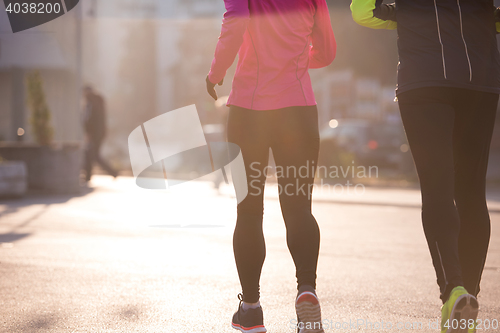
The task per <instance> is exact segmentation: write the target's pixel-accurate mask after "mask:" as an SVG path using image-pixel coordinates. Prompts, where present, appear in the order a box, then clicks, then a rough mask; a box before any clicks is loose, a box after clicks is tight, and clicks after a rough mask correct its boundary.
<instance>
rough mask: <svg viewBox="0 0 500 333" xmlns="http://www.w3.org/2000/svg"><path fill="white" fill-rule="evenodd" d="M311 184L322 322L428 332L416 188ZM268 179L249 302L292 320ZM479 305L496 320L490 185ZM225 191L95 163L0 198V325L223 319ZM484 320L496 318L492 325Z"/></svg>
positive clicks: (227, 314) (227, 234)
mask: <svg viewBox="0 0 500 333" xmlns="http://www.w3.org/2000/svg"><path fill="white" fill-rule="evenodd" d="M350 189H351V190H352V191H351V192H348V190H349V188H347V187H342V188H341V187H337V188H335V189H334V188H332V187H330V188H327V187H325V186H323V187H318V188H317V189H316V190H315V201H314V204H313V211H314V214H315V217H316V219H317V220H318V223H319V225H320V228H321V251H320V258H319V265H318V281H317V284H318V286H317V292H318V296H319V297H320V301H321V307H322V313H323V320H325V321H326V322H325V323H326V324H327V325H326V326H325V328H326V330H325V331H326V332H396V331H398V332H405V331H413V332H415V331H416V332H439V330H438V329H436V328H435V327H436V325H437V323H438V321H439V318H440V312H439V308H440V305H441V304H440V300H439V292H438V288H437V285H436V282H435V274H434V271H433V268H432V265H431V259H430V255H429V253H428V250H427V245H426V241H425V238H424V234H423V231H422V226H421V221H420V194H419V191H418V190H417V189H390V188H385V189H384V188H362V187H358V188H357V192H356V191H354V190H355V189H356V188H354V187H352V188H350ZM276 194H277V188H276V186H275V185H271V186H269V187H268V189H267V190H266V204H265V217H264V232H265V237H266V247H267V257H266V261H265V264H264V268H263V272H262V278H261V295H262V296H261V303H262V306H263V309H264V320H265V324H266V327H267V329H268V332H276V333H285V332H294V328H293V324H294V319H295V318H296V315H295V312H294V298H295V295H296V286H295V270H294V265H293V261H292V259H291V257H290V254H289V252H288V249H287V246H286V240H285V227H284V224H283V219H282V217H281V212H280V208H279V202H278V200H277V195H276ZM488 198H489V207H490V209H491V220H492V237H491V243H490V251H489V255H488V258H487V261H486V269H485V271H484V274H483V282H482V285H481V288H482V292H481V293H480V295H479V303H480V315H479V318H480V319H482V320H484V324H486V322H487V320H489V322H490V326H491V325H495V324H494V323H495V320H496V323H497V325H498V321H500V192H499V191H495V190H492V191H490V192H489V195H488ZM235 218H236V199H235V198H234V195H232V191H231V189H230V188H229V187H227V186H223V187H222V188H221V189H220V191H217V190H215V189H214V188H213V187H212V185H211V183H209V182H204V181H199V182H190V183H186V184H183V185H179V186H176V187H174V188H172V189H170V190H168V191H150V190H143V189H140V188H137V187H136V186H135V184H134V180H133V178H128V177H119V178H118V179H117V180H113V179H112V178H111V177H107V176H95V177H94V178H93V179H92V182H91V184H90V186H89V188H88V189H84V190H83V191H82V194H80V195H78V196H65V195H58V196H57V195H44V194H41V193H31V194H29V195H28V196H26V197H25V198H23V199H19V200H2V201H0V332H9V333H10V332H23V333H24V332H61V333H62V332H127V333H128V332H176V333H182V332H236V331H235V330H233V329H232V328H231V327H230V325H229V324H230V319H231V316H232V314H233V312H234V311H235V310H236V309H237V307H238V299H237V294H238V293H239V292H240V287H239V281H238V276H237V273H236V268H235V264H234V258H233V253H232V232H233V228H234V223H235ZM482 331H485V332H500V327H498V328H497V329H496V330H495V329H491V328H490V329H489V330H484V329H483V330H482Z"/></svg>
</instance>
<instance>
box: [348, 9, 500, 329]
mask: <svg viewBox="0 0 500 333" xmlns="http://www.w3.org/2000/svg"><path fill="white" fill-rule="evenodd" d="M351 10H352V15H353V18H354V20H355V21H356V22H357V23H359V24H360V25H363V26H366V27H370V28H374V29H397V32H398V50H399V65H398V87H397V90H396V94H397V98H398V101H399V107H400V112H401V117H402V120H403V124H404V127H405V130H406V135H407V138H408V142H409V144H410V148H411V151H412V155H413V159H414V162H415V166H416V169H417V173H418V176H419V180H420V185H421V191H422V222H423V227H424V232H425V236H426V239H427V243H428V246H429V250H430V253H431V257H432V262H433V265H434V268H435V271H436V275H437V282H438V285H439V287H440V291H441V299H442V301H443V303H444V305H443V307H442V308H441V313H442V322H441V331H442V332H467V331H469V332H474V331H475V328H476V322H475V320H476V318H477V313H478V303H477V299H476V297H477V294H478V293H479V283H480V280H481V275H482V272H483V268H484V263H485V259H486V254H487V251H488V244H489V239H490V218H489V214H488V209H487V206H486V198H485V186H486V170H487V165H488V155H489V147H490V142H491V137H492V133H493V127H494V123H495V115H496V109H497V104H498V94H499V93H500V56H499V53H498V46H497V40H496V28H500V27H499V24H498V16H499V15H498V13H499V10H498V9H496V8H495V7H494V6H493V0H418V1H416V0H396V1H395V3H393V4H383V3H382V0H353V1H352V4H351Z"/></svg>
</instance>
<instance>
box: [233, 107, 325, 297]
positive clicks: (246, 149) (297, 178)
mask: <svg viewBox="0 0 500 333" xmlns="http://www.w3.org/2000/svg"><path fill="white" fill-rule="evenodd" d="M228 141H229V142H232V143H235V144H237V145H238V146H239V147H240V148H241V152H242V155H243V159H244V163H245V168H246V173H247V182H248V188H249V193H248V196H247V197H246V198H245V199H244V200H243V201H242V202H241V203H240V204H239V205H238V217H237V221H236V228H235V230H234V237H233V247H234V256H235V260H236V266H237V269H238V275H239V278H240V282H241V286H242V289H243V298H244V301H245V302H249V303H255V302H257V301H258V300H259V280H260V274H261V270H262V265H263V264H264V258H265V256H266V248H265V243H264V235H263V231H262V219H263V214H264V195H263V192H264V185H265V180H266V175H265V173H264V168H265V167H266V166H267V165H268V157H269V148H271V149H272V152H273V156H274V159H275V162H276V171H279V170H280V169H282V170H283V171H284V172H282V173H281V174H280V173H279V172H278V173H277V176H278V184H279V187H280V195H279V200H280V204H281V212H282V214H283V218H284V220H285V226H286V239H287V244H288V248H289V250H290V253H291V254H292V258H293V261H294V263H295V267H296V277H297V282H298V285H299V286H301V285H305V284H307V285H310V286H312V287H315V285H316V267H317V262H318V254H319V228H318V224H317V223H316V220H315V219H314V217H313V215H312V214H311V195H312V186H313V184H314V171H315V166H316V164H317V159H318V152H319V131H318V112H317V108H316V106H308V107H291V108H285V109H279V110H270V111H255V110H248V109H243V108H239V107H235V106H231V108H230V111H229V118H228ZM301 167H302V169H301V170H302V173H299V172H298V171H299V170H300V168H301ZM294 171H297V172H294ZM306 171H307V172H306Z"/></svg>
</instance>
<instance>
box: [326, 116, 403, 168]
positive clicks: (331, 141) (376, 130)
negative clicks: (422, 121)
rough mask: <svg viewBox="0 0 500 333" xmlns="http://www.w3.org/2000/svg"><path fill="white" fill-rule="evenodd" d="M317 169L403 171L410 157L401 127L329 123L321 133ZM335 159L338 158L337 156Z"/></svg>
mask: <svg viewBox="0 0 500 333" xmlns="http://www.w3.org/2000/svg"><path fill="white" fill-rule="evenodd" d="M320 137H321V144H322V146H321V153H320V162H319V163H320V165H332V162H337V163H338V164H344V165H345V164H347V163H349V164H351V163H352V161H354V163H355V164H356V165H364V166H377V167H379V168H397V169H402V168H405V167H406V166H407V165H408V161H410V162H411V154H410V152H409V146H408V143H407V141H406V135H405V132H404V130H403V126H402V124H401V123H399V124H398V123H387V122H373V121H368V120H362V119H339V120H332V121H330V124H329V126H327V127H325V128H323V129H322V130H321V132H320ZM336 155H337V156H336Z"/></svg>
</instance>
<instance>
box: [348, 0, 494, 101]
mask: <svg viewBox="0 0 500 333" xmlns="http://www.w3.org/2000/svg"><path fill="white" fill-rule="evenodd" d="M351 9H352V11H353V17H354V19H355V20H356V22H358V23H359V24H361V25H364V26H367V27H372V28H395V27H396V26H397V31H398V49H399V65H398V88H397V93H402V92H404V91H408V90H411V89H415V88H420V87H433V86H440V87H456V88H465V89H472V90H479V91H485V92H493V93H500V55H499V52H498V46H497V39H496V27H495V21H496V18H495V7H494V6H493V0H396V2H395V3H394V4H391V5H387V4H382V0H353V4H352V5H351ZM381 22H387V24H385V26H384V25H382V23H381ZM394 22H396V23H394ZM389 23H392V24H389Z"/></svg>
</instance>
